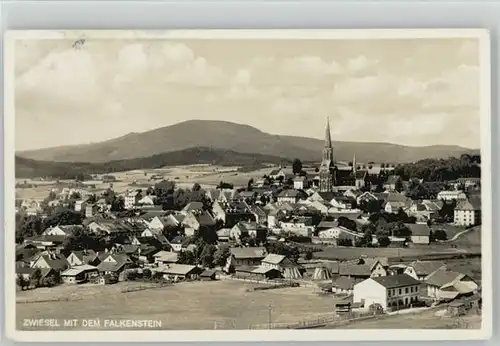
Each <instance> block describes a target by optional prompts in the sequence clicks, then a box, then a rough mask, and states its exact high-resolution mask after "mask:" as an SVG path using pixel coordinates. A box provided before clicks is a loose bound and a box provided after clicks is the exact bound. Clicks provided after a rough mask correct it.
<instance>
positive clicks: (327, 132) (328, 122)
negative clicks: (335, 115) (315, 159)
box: [325, 117, 332, 148]
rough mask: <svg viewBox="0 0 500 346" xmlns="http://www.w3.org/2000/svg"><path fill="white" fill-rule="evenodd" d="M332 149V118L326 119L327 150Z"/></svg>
mask: <svg viewBox="0 0 500 346" xmlns="http://www.w3.org/2000/svg"><path fill="white" fill-rule="evenodd" d="M331 147H332V135H331V133H330V117H328V118H326V132H325V148H331Z"/></svg>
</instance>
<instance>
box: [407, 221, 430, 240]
mask: <svg viewBox="0 0 500 346" xmlns="http://www.w3.org/2000/svg"><path fill="white" fill-rule="evenodd" d="M405 226H406V227H407V228H408V229H409V230H410V231H411V241H412V243H414V244H425V245H428V244H429V243H430V235H431V229H430V228H429V226H428V225H427V224H426V223H405Z"/></svg>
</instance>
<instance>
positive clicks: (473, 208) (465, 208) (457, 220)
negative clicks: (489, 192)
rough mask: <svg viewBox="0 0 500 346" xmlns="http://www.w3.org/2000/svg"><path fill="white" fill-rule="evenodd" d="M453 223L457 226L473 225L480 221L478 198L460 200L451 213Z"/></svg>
mask: <svg viewBox="0 0 500 346" xmlns="http://www.w3.org/2000/svg"><path fill="white" fill-rule="evenodd" d="M453 223H454V224H455V225H457V226H466V227H467V226H474V225H479V224H480V223H481V205H480V200H471V201H467V200H465V201H460V202H459V203H458V204H457V206H456V207H455V211H454V213H453Z"/></svg>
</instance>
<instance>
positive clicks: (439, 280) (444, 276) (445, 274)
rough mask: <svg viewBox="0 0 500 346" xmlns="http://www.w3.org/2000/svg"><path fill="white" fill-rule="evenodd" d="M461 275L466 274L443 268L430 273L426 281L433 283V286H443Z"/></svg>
mask: <svg viewBox="0 0 500 346" xmlns="http://www.w3.org/2000/svg"><path fill="white" fill-rule="evenodd" d="M460 276H464V275H463V274H460V273H458V272H455V271H451V270H446V268H443V269H438V270H436V271H435V272H434V273H432V274H431V275H429V277H427V278H426V279H425V283H427V284H429V285H432V286H437V287H441V286H443V285H446V284H448V283H450V282H452V281H454V280H456V279H457V278H459V277H460Z"/></svg>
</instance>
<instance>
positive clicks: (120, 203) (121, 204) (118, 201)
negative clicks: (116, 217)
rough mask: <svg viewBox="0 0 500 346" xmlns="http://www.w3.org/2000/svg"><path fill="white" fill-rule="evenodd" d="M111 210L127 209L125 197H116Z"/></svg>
mask: <svg viewBox="0 0 500 346" xmlns="http://www.w3.org/2000/svg"><path fill="white" fill-rule="evenodd" d="M110 210H111V211H123V210H125V199H124V198H123V197H122V196H119V197H116V196H115V197H114V198H113V200H112V201H111V209H110Z"/></svg>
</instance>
